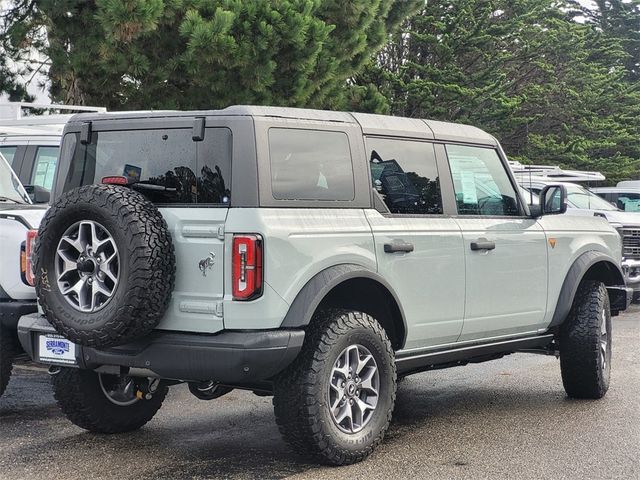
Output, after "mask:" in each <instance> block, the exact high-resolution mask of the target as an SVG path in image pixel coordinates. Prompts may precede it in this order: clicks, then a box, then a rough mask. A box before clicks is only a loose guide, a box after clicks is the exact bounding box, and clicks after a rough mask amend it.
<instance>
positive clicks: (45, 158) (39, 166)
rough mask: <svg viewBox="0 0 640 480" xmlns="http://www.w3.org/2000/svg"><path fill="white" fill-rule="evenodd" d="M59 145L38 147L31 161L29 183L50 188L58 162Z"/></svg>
mask: <svg viewBox="0 0 640 480" xmlns="http://www.w3.org/2000/svg"><path fill="white" fill-rule="evenodd" d="M58 151H59V147H38V150H37V151H36V158H35V161H34V162H33V171H32V173H31V184H32V185H38V186H40V187H43V188H46V189H47V190H51V187H52V186H53V178H54V175H55V173H56V165H57V164H58Z"/></svg>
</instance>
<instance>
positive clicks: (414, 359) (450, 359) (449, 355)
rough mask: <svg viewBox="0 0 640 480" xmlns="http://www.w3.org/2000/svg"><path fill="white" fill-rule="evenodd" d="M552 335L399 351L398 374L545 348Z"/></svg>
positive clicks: (397, 360)
mask: <svg viewBox="0 0 640 480" xmlns="http://www.w3.org/2000/svg"><path fill="white" fill-rule="evenodd" d="M553 337H554V335H553V334H552V333H549V334H545V335H537V336H535V337H526V338H516V339H513V340H503V341H501V342H492V343H485V344H481V345H477V344H476V345H471V346H466V347H458V348H451V349H447V350H439V351H432V352H426V353H419V352H418V353H414V354H407V355H402V353H400V356H399V357H396V368H397V370H398V374H407V373H416V372H421V371H424V370H433V369H436V368H445V367H453V366H456V365H466V364H467V363H479V362H483V361H486V360H493V359H496V358H500V357H502V356H503V355H508V354H510V353H514V352H517V351H519V350H540V349H545V347H548V346H549V345H550V344H551V342H552V341H553ZM550 352H551V350H550Z"/></svg>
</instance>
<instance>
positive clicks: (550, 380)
mask: <svg viewBox="0 0 640 480" xmlns="http://www.w3.org/2000/svg"><path fill="white" fill-rule="evenodd" d="M613 321H614V344H613V348H614V350H613V354H614V358H613V363H612V368H613V371H612V381H611V388H610V390H609V393H608V394H607V396H606V397H605V398H604V399H602V400H598V401H576V400H569V399H568V398H567V397H566V395H565V393H564V390H563V388H562V383H561V380H560V367H559V362H558V361H557V360H556V359H555V358H553V357H543V356H539V355H531V354H517V355H511V356H509V357H506V358H504V359H501V360H497V361H493V362H488V363H483V364H478V365H471V366H466V367H456V368H451V369H447V370H439V371H435V372H427V373H422V374H418V375H414V376H412V377H409V378H407V379H406V380H404V381H403V382H402V383H401V384H400V385H399V390H398V400H397V404H396V405H397V406H396V412H395V416H394V420H393V423H392V425H391V428H390V430H389V432H388V434H387V436H386V438H385V441H384V443H383V445H382V446H381V447H380V448H378V450H377V451H376V452H375V453H374V454H373V455H372V456H371V457H370V458H369V459H368V460H366V461H365V462H363V463H360V464H357V465H353V466H349V467H342V468H335V467H334V468H331V467H318V466H317V465H314V464H311V463H309V462H307V461H305V460H304V459H302V458H300V457H298V456H297V455H295V454H293V453H291V452H290V451H289V449H288V448H287V446H286V444H285V443H284V442H283V441H282V439H281V438H280V435H279V433H278V429H277V427H276V425H275V421H274V417H273V411H272V406H271V398H269V397H258V396H256V395H254V394H252V393H250V392H242V391H234V392H232V393H230V394H229V395H226V396H224V397H222V398H220V399H218V400H214V401H211V402H203V401H199V400H197V399H196V398H194V397H192V396H191V395H190V394H189V391H188V389H187V388H186V387H185V386H184V385H181V386H178V387H173V388H172V390H171V392H170V393H169V396H168V397H167V400H166V402H165V405H164V406H163V408H162V410H161V411H160V412H159V413H158V415H157V416H156V417H155V419H154V420H153V421H151V422H150V423H149V424H148V425H147V426H146V427H145V428H143V429H141V430H140V431H138V432H134V433H131V434H124V435H116V436H102V435H94V434H90V433H86V432H84V431H83V430H81V429H79V428H77V427H75V426H74V425H72V424H71V423H69V422H68V421H67V420H66V419H65V417H64V416H63V415H62V414H61V413H60V411H59V410H58V408H57V406H56V404H55V400H54V399H53V395H52V393H51V388H50V386H49V379H48V376H47V374H46V373H45V372H44V371H43V370H42V369H39V368H37V367H34V366H33V365H31V364H22V365H19V366H18V367H17V368H16V370H15V376H14V378H13V379H12V380H11V383H10V384H9V388H8V389H7V392H6V393H5V395H4V396H3V397H2V398H0V478H2V479H22V478H24V479H41V478H42V479H54V478H64V479H65V480H66V479H76V478H77V479H88V478H92V479H99V478H118V479H125V478H140V479H142V478H144V479H154V478H175V479H182V478H197V479H200V478H231V479H245V478H294V479H334V478H335V479H342V478H349V479H351V480H353V479H368V480H370V479H385V480H389V479H394V480H395V479H404V478H425V479H427V478H431V479H485V478H486V479H502V478H508V479H541V478H549V479H554V480H555V479H625V480H626V479H640V348H639V345H640V309H638V308H635V309H634V310H633V311H631V312H630V313H627V314H624V315H622V316H619V317H616V318H614V320H613Z"/></svg>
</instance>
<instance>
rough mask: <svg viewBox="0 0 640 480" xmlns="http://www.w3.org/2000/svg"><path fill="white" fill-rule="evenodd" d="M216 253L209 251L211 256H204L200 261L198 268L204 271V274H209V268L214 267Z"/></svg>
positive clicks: (204, 275)
mask: <svg viewBox="0 0 640 480" xmlns="http://www.w3.org/2000/svg"><path fill="white" fill-rule="evenodd" d="M215 258H216V254H215V253H213V252H209V256H208V257H207V258H203V259H202V260H200V261H199V262H198V268H199V269H200V271H201V272H202V276H203V277H206V276H207V270H211V269H212V268H213V264H214V263H215Z"/></svg>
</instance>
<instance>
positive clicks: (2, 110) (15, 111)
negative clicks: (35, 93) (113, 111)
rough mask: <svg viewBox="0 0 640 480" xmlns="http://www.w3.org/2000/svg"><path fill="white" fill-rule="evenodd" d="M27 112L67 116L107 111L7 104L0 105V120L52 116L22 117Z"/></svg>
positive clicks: (50, 105)
mask: <svg viewBox="0 0 640 480" xmlns="http://www.w3.org/2000/svg"><path fill="white" fill-rule="evenodd" d="M28 110H48V111H56V112H57V113H58V114H60V113H63V112H64V113H67V115H68V114H73V113H80V112H93V113H102V112H106V111H107V109H106V108H104V107H87V106H85V105H56V104H50V103H31V102H7V103H0V120H22V119H24V118H25V117H27V118H32V117H35V116H38V117H48V116H53V115H51V114H50V115H41V114H39V113H37V114H36V115H28V114H27V115H24V112H25V111H28Z"/></svg>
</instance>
